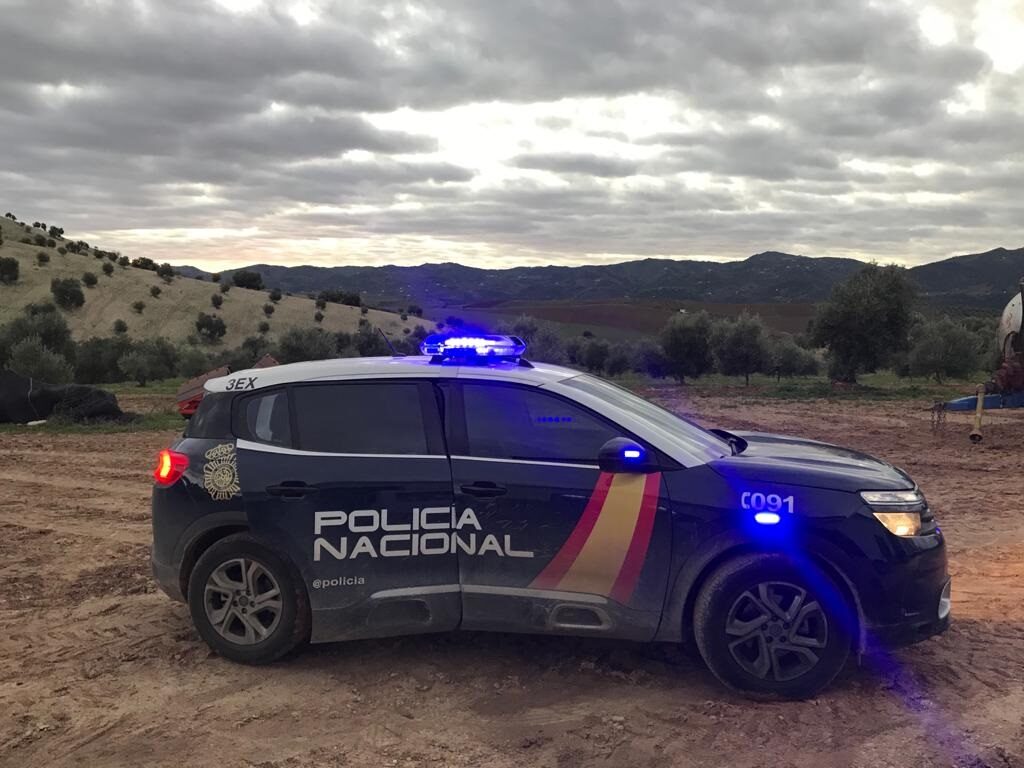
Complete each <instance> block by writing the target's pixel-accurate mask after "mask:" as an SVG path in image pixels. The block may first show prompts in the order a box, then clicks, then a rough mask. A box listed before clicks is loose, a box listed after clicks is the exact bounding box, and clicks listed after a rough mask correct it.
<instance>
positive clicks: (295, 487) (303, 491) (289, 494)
mask: <svg viewBox="0 0 1024 768" xmlns="http://www.w3.org/2000/svg"><path fill="white" fill-rule="evenodd" d="M316 492H317V489H316V486H313V485H310V484H309V483H304V482H302V481H301V480H285V481H284V482H282V483H281V484H280V485H268V486H267V493H268V494H270V495H271V496H280V497H281V498H282V499H286V500H287V499H301V498H302V497H303V496H307V495H309V494H311V493H316Z"/></svg>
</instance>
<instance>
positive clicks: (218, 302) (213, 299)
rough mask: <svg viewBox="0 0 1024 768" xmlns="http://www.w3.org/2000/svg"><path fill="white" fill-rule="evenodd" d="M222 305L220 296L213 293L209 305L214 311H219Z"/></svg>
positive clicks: (222, 301)
mask: <svg viewBox="0 0 1024 768" xmlns="http://www.w3.org/2000/svg"><path fill="white" fill-rule="evenodd" d="M223 303H224V297H223V296H221V295H220V294H219V293H215V294H213V295H212V296H210V304H212V305H213V308H214V309H220V308H221V305H222V304H223Z"/></svg>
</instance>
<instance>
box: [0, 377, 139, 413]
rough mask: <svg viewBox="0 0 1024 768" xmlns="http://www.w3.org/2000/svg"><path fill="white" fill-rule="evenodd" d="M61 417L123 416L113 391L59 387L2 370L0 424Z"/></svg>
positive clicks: (71, 385) (0, 378)
mask: <svg viewBox="0 0 1024 768" xmlns="http://www.w3.org/2000/svg"><path fill="white" fill-rule="evenodd" d="M52 416H61V417H63V418H67V419H71V420H72V421H87V420H89V419H120V418H122V417H123V416H124V414H123V413H122V412H121V409H120V408H119V407H118V405H117V398H116V397H114V395H112V394H111V393H110V392H107V391H105V390H102V389H97V388H96V387H87V386H84V385H82V384H68V385H66V386H56V385H52V384H45V383H43V382H41V381H39V380H38V379H30V378H29V377H27V376H22V375H21V374H18V373H15V372H14V371H0V423H15V424H25V423H27V422H29V421H39V420H41V419H49V418H50V417H52Z"/></svg>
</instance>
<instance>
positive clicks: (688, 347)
mask: <svg viewBox="0 0 1024 768" xmlns="http://www.w3.org/2000/svg"><path fill="white" fill-rule="evenodd" d="M710 335H711V318H710V317H709V316H708V313H707V312H703V311H701V312H695V313H687V314H682V313H677V314H675V315H673V316H672V318H671V319H670V320H669V321H668V323H667V324H666V325H665V328H664V329H663V330H662V332H661V348H662V350H663V351H664V353H665V357H666V358H667V359H668V363H669V372H670V373H671V374H672V375H673V376H675V377H676V379H678V380H679V381H680V382H684V381H685V380H686V377H687V376H690V377H697V376H700V375H701V374H703V373H707V372H708V371H710V370H711V364H712V359H711V344H710V341H709V336H710Z"/></svg>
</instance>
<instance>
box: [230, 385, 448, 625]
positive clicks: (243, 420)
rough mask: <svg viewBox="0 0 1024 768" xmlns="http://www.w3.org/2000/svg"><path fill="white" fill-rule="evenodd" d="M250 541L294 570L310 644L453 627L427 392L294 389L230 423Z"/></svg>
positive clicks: (443, 494) (250, 399)
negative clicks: (303, 596) (278, 554)
mask: <svg viewBox="0 0 1024 768" xmlns="http://www.w3.org/2000/svg"><path fill="white" fill-rule="evenodd" d="M234 423H235V430H236V435H238V436H239V440H238V443H237V451H238V465H239V472H240V476H241V485H242V488H243V500H244V504H245V509H246V513H247V517H248V519H249V523H250V526H251V527H252V530H253V532H254V533H256V534H257V535H259V536H260V537H261V538H263V539H265V540H267V541H270V542H272V543H273V544H274V546H276V547H280V548H281V549H282V550H284V551H285V552H286V553H287V554H288V555H289V556H290V557H291V559H292V561H293V562H294V563H295V564H296V565H297V567H298V568H299V570H300V571H301V572H302V576H303V579H304V582H305V584H306V587H307V591H308V593H309V600H310V606H311V609H312V611H313V612H314V616H313V638H312V639H313V640H314V641H316V640H334V639H348V638H355V637H372V636H380V635H392V634H402V633H412V632H429V631H440V630H448V629H453V628H455V627H457V626H458V623H459V616H460V613H461V603H460V600H459V595H458V590H459V587H458V562H457V559H456V556H455V554H454V553H453V552H452V551H451V541H450V539H451V537H450V533H449V530H450V529H451V506H452V480H451V472H450V470H449V466H448V458H447V456H446V453H445V448H444V437H443V433H442V428H441V421H440V412H439V408H438V403H437V399H436V397H435V392H434V390H433V388H432V387H431V385H430V384H427V383H424V382H417V381H408V380H406V381H402V380H394V379H391V380H384V381H360V382H352V381H345V382H324V383H306V384H295V385H291V386H289V387H287V388H282V389H277V390H273V391H267V392H258V393H255V394H253V395H249V396H247V397H244V398H240V399H239V401H238V404H237V406H236V410H235V416H234Z"/></svg>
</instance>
